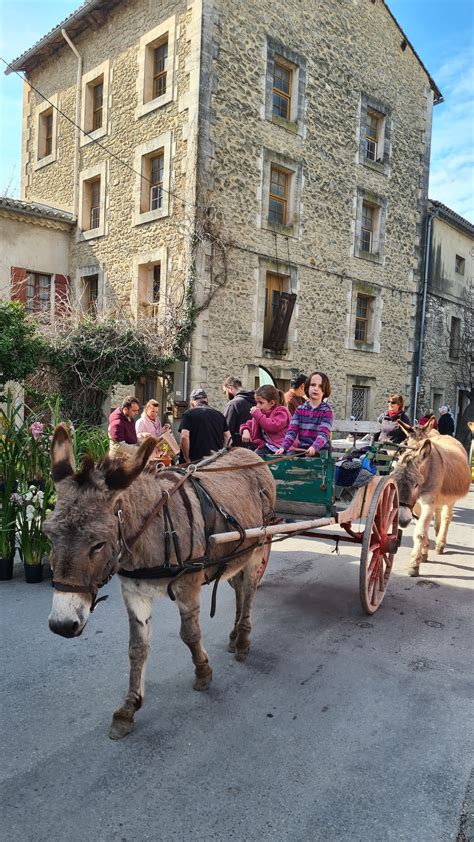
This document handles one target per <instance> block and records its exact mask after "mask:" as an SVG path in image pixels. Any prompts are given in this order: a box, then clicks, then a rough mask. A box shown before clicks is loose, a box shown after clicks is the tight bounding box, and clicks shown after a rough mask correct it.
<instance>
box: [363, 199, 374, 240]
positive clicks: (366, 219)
mask: <svg viewBox="0 0 474 842" xmlns="http://www.w3.org/2000/svg"><path fill="white" fill-rule="evenodd" d="M374 216H375V208H373V207H372V205H369V204H367V202H363V204H362V231H361V237H360V247H361V249H362V251H369V252H371V251H372V240H373V231H374Z"/></svg>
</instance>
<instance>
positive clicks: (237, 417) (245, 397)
mask: <svg viewBox="0 0 474 842" xmlns="http://www.w3.org/2000/svg"><path fill="white" fill-rule="evenodd" d="M253 406H255V397H254V393H253V392H245V391H244V390H242V391H241V392H237V394H236V395H234V397H233V398H232V400H230V401H229V403H228V404H227V406H226V408H225V409H224V417H225V420H226V421H227V426H228V428H229V430H230V432H231V435H232V442H233V444H234V447H238V446H239V445H241V444H242V439H241V437H240V426H241V424H245V422H246V421H248V420H249V419H250V417H251V416H250V410H251V409H252V407H253Z"/></svg>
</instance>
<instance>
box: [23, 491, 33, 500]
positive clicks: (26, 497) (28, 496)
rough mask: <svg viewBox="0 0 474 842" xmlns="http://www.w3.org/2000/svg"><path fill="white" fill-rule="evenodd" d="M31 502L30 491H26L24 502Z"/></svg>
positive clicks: (31, 495)
mask: <svg viewBox="0 0 474 842" xmlns="http://www.w3.org/2000/svg"><path fill="white" fill-rule="evenodd" d="M32 500H33V494H32V493H31V491H28V492H27V493H26V494H25V501H26V502H27V503H31V501H32Z"/></svg>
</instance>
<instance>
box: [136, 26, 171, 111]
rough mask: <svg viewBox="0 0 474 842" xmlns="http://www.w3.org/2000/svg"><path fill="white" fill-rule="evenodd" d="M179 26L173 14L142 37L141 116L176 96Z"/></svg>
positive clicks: (140, 52)
mask: <svg viewBox="0 0 474 842" xmlns="http://www.w3.org/2000/svg"><path fill="white" fill-rule="evenodd" d="M175 27H176V24H175V18H174V17H171V18H168V20H166V21H164V22H163V23H162V24H160V26H157V27H155V28H154V29H152V30H150V32H147V33H146V34H145V35H143V36H142V37H141V38H140V47H139V52H138V76H137V96H138V105H137V110H136V114H135V116H136V117H137V119H138V118H140V117H142V116H143V115H144V114H148V113H149V112H150V111H153V110H154V109H155V108H161V107H162V106H163V105H166V104H167V103H168V102H171V100H172V99H173V96H174V84H173V69H174V58H175Z"/></svg>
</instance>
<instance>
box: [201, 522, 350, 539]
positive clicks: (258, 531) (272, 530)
mask: <svg viewBox="0 0 474 842" xmlns="http://www.w3.org/2000/svg"><path fill="white" fill-rule="evenodd" d="M334 523H336V518H335V517H320V518H318V519H317V520H299V521H298V522H297V523H279V524H276V525H275V526H255V527H254V528H253V529H246V530H245V537H246V538H261V537H265V538H267V537H268V538H270V537H271V536H272V535H286V534H291V533H292V532H302V531H303V530H305V529H315V528H316V527H319V526H331V525H332V524H334ZM239 538H240V532H218V533H216V534H215V535H211V536H210V540H211V541H214V543H215V544H230V543H231V542H232V541H238V540H239Z"/></svg>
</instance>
